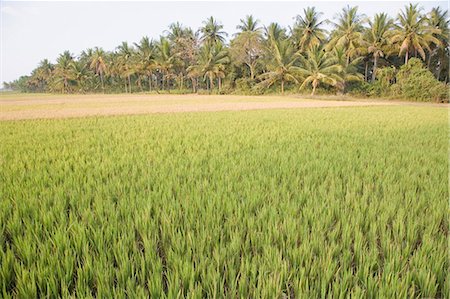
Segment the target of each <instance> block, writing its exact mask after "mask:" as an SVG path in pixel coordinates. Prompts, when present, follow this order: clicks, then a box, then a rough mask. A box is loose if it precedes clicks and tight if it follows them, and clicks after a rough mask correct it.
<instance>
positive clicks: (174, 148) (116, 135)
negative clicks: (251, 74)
mask: <svg viewBox="0 0 450 299" xmlns="http://www.w3.org/2000/svg"><path fill="white" fill-rule="evenodd" d="M448 125H449V123H448V109H447V108H442V107H425V106H424V107H415V106H378V107H346V108H313V109H275V110H259V111H220V112H199V113H193V112H187V113H175V114H152V115H132V116H108V117H85V118H71V119H47V120H20V121H17V120H16V121H2V122H0V297H2V298H36V297H48V298H59V297H63V298H68V297H77V298H92V297H95V298H145V297H151V298H161V297H167V298H184V297H188V298H205V297H208V298H224V297H225V298H348V297H354V298H406V297H409V298H448V294H449V292H450V287H449V275H448V269H449V266H450V265H449V258H448V248H449V247H448V246H449V242H448V232H449V220H448V215H449V205H448V203H449V189H448V173H449V167H448V164H449V163H448V138H449V129H448Z"/></svg>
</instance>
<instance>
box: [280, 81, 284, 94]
mask: <svg viewBox="0 0 450 299" xmlns="http://www.w3.org/2000/svg"><path fill="white" fill-rule="evenodd" d="M281 94H284V79H281Z"/></svg>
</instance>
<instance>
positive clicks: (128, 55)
mask: <svg viewBox="0 0 450 299" xmlns="http://www.w3.org/2000/svg"><path fill="white" fill-rule="evenodd" d="M322 16H323V14H322V13H321V12H319V11H317V10H316V9H315V8H314V7H308V8H305V9H304V10H303V12H302V13H301V14H299V15H298V16H296V17H295V21H294V24H293V25H292V27H289V28H283V27H282V26H280V25H279V24H278V23H271V24H269V25H268V26H264V25H263V24H261V23H260V21H259V20H258V19H257V18H255V17H254V16H252V15H248V16H246V17H245V18H243V19H241V21H240V23H239V24H238V25H237V27H236V28H237V30H238V32H237V33H236V34H234V35H232V36H229V35H228V34H227V33H226V32H225V31H223V25H222V24H221V22H220V21H219V20H217V19H215V18H214V17H210V18H208V19H207V20H205V21H204V22H203V23H202V27H201V28H199V29H198V30H197V31H195V30H193V29H191V28H188V27H185V26H183V25H182V24H180V23H178V22H176V23H172V24H170V25H169V27H168V29H167V30H166V31H165V32H164V33H163V34H162V35H161V36H160V37H159V38H157V39H151V38H149V37H143V38H142V39H141V40H140V41H139V42H138V43H134V44H129V43H127V42H122V43H121V44H120V45H119V46H118V47H117V48H116V49H115V50H114V51H105V50H104V49H102V48H99V47H96V48H93V49H87V50H85V51H83V52H82V53H81V54H80V55H79V56H75V55H73V54H72V53H70V52H69V51H66V52H64V53H63V54H61V55H60V56H59V57H58V58H57V60H56V63H55V64H52V63H50V61H49V60H47V59H44V60H43V61H42V62H41V63H40V64H39V65H38V66H37V68H36V69H35V70H33V71H32V72H31V75H29V76H23V77H21V78H19V79H18V80H16V81H14V82H11V83H6V82H5V83H4V85H5V87H7V88H12V89H15V90H20V91H25V92H58V93H86V92H109V93H113V92H127V93H131V92H149V91H156V92H171V91H172V92H189V91H193V92H201V91H202V90H204V91H205V92H210V93H231V92H238V93H239V92H249V93H267V92H281V93H284V92H285V90H289V91H291V92H298V91H299V90H300V91H302V90H309V92H312V93H313V94H314V93H316V92H317V90H318V89H319V90H321V92H339V93H341V92H344V93H345V92H352V90H353V89H354V88H355V86H356V87H357V89H358V88H359V89H358V90H373V88H372V85H374V86H375V85H376V84H377V83H378V81H380V80H384V78H381V76H382V75H381V74H384V73H387V71H384V69H385V68H387V70H393V74H394V78H393V79H392V80H393V82H392V83H395V74H396V73H397V71H398V70H399V69H400V67H401V66H402V65H404V64H408V60H410V58H411V57H415V58H418V59H419V60H421V61H422V63H423V65H424V66H425V67H426V68H427V69H428V71H429V72H430V73H431V74H432V75H433V76H434V78H435V79H433V80H436V82H437V81H438V80H439V81H443V82H444V83H439V84H445V83H448V81H449V76H448V74H449V67H448V65H449V53H450V47H449V40H448V39H449V19H448V13H447V11H444V10H442V9H441V8H439V7H438V8H434V9H432V10H431V11H430V12H428V13H427V12H424V11H423V10H422V9H421V8H420V7H419V6H418V5H417V4H410V5H407V6H406V7H405V8H404V9H403V10H401V11H400V12H399V13H398V15H397V17H396V18H391V17H389V16H388V15H387V14H386V13H378V14H375V15H374V16H365V15H362V14H361V13H360V12H359V11H358V7H357V6H353V7H352V6H346V7H344V8H343V9H342V11H341V12H340V13H338V14H337V16H336V17H335V18H334V19H333V20H326V19H323V18H322ZM327 24H328V25H330V26H327ZM326 28H330V29H331V30H330V31H327V30H326ZM228 38H229V40H228ZM415 63H417V62H415ZM388 73H389V72H388ZM427 78H428V79H427V80H429V79H430V78H429V77H427ZM384 82H385V81H384ZM242 86H245V90H244V89H243V88H242ZM380 86H384V85H380V84H378V87H377V88H379V87H380ZM371 88H372V89H371ZM368 93H370V92H368Z"/></svg>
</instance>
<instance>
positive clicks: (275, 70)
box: [259, 35, 300, 94]
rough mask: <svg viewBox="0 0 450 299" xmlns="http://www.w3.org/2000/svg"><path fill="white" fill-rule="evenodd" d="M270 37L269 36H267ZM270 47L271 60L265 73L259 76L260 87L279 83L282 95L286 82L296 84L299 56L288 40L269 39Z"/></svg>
mask: <svg viewBox="0 0 450 299" xmlns="http://www.w3.org/2000/svg"><path fill="white" fill-rule="evenodd" d="M269 36H270V35H269ZM269 39H270V47H269V49H268V53H269V55H270V57H271V59H270V60H269V61H268V63H267V66H266V67H267V72H265V73H263V74H261V75H260V76H259V78H260V79H261V83H260V84H259V85H260V86H263V87H270V86H271V85H273V84H275V83H280V88H281V93H282V94H284V85H285V83H286V82H294V83H298V69H299V68H298V67H297V66H296V62H298V60H299V58H300V55H299V54H298V53H297V50H296V48H295V46H294V44H293V43H292V42H291V41H290V40H289V39H280V40H277V39H276V38H275V37H269Z"/></svg>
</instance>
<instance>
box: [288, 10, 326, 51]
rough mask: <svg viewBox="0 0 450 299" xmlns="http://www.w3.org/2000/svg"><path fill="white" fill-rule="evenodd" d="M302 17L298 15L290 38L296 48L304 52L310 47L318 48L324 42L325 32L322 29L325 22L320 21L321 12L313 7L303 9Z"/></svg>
mask: <svg viewBox="0 0 450 299" xmlns="http://www.w3.org/2000/svg"><path fill="white" fill-rule="evenodd" d="M303 14H304V16H300V15H298V16H297V17H296V22H295V24H294V27H293V29H292V37H293V38H294V40H295V43H296V45H297V48H298V49H299V50H300V51H302V52H304V51H306V50H308V49H310V48H311V47H314V46H318V45H320V44H322V43H323V42H324V41H325V40H326V30H325V29H323V28H322V27H323V25H324V24H325V21H321V20H320V17H321V16H322V13H321V12H318V11H316V8H315V7H307V8H306V9H303Z"/></svg>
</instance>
